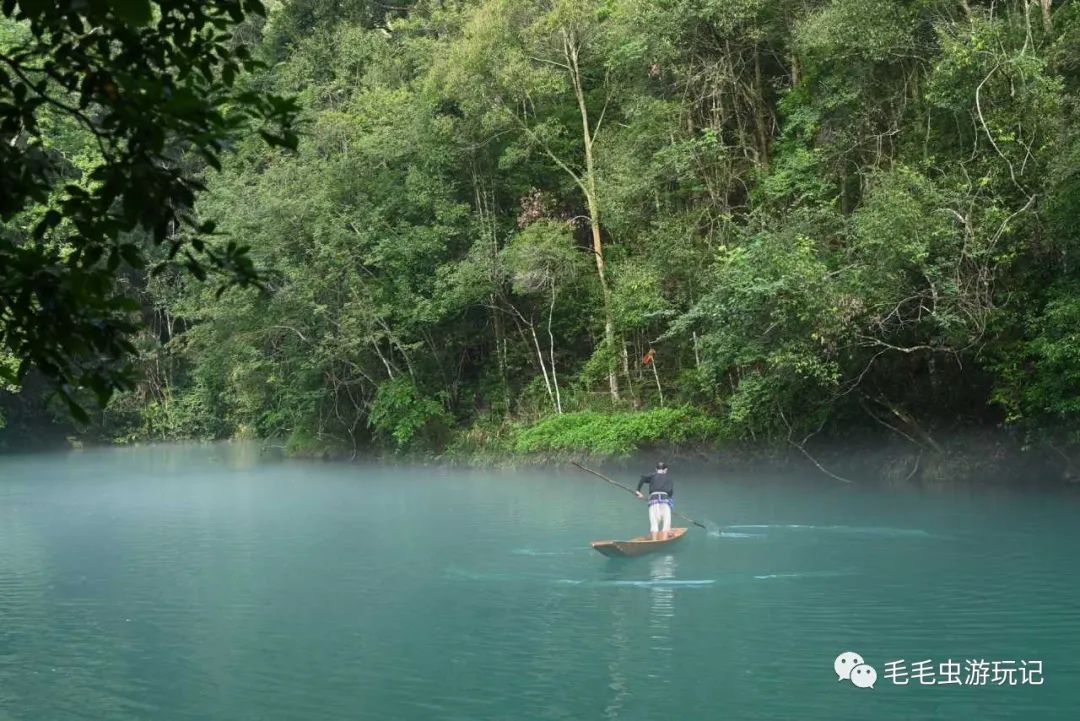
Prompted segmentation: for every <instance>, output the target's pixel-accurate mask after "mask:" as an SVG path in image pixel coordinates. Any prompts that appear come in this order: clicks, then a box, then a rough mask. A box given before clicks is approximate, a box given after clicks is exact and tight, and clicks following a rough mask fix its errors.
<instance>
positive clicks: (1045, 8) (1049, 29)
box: [1039, 0, 1054, 35]
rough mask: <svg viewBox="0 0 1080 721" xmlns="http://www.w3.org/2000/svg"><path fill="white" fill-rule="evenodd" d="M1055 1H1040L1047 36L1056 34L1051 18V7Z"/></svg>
mask: <svg viewBox="0 0 1080 721" xmlns="http://www.w3.org/2000/svg"><path fill="white" fill-rule="evenodd" d="M1053 2H1054V0H1039V5H1040V6H1041V7H1042V17H1043V29H1044V30H1046V34H1047V35H1050V34H1051V33H1053V32H1054V21H1053V19H1052V18H1051V17H1050V5H1051V4H1052V3H1053Z"/></svg>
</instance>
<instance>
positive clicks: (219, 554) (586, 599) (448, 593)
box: [0, 445, 1080, 721]
mask: <svg viewBox="0 0 1080 721" xmlns="http://www.w3.org/2000/svg"><path fill="white" fill-rule="evenodd" d="M608 470H609V471H610V472H611V474H612V475H613V476H614V477H616V478H617V479H619V480H621V481H623V482H629V483H633V482H634V481H636V475H637V474H638V473H641V472H645V471H646V470H647V467H645V466H643V467H641V468H636V467H635V468H630V467H627V466H623V467H619V468H611V469H608ZM672 473H673V474H674V476H675V479H676V484H677V485H676V499H677V503H676V510H678V511H680V512H682V513H685V514H687V515H689V516H691V517H693V518H696V519H699V520H703V521H706V522H707V523H708V524H710V525H711V524H716V525H717V526H719V531H718V533H717V534H716V535H710V534H708V533H706V532H705V531H702V530H701V529H697V528H692V529H691V531H690V532H689V534H688V536H687V538H686V539H684V541H682V545H681V546H679V547H678V548H677V549H676V550H674V551H673V552H671V553H661V554H656V555H652V556H646V557H642V558H639V559H629V560H617V559H608V558H605V557H603V556H601V555H599V554H598V553H596V552H594V551H593V550H591V549H590V548H589V542H590V541H592V540H597V539H604V538H627V537H630V536H634V535H639V534H641V533H644V532H646V531H647V530H648V527H647V518H646V511H645V506H644V504H642V503H640V502H639V501H636V500H635V499H633V498H631V497H630V496H629V495H628V494H626V493H625V492H623V491H620V490H619V489H616V488H613V487H611V486H610V485H608V484H605V483H603V482H602V481H599V480H598V479H595V478H592V477H590V476H588V475H586V474H583V473H581V472H579V471H576V470H575V469H572V468H566V469H529V470H519V471H508V470H490V471H489V470H456V469H455V470H451V469H437V468H410V467H391V466H375V465H364V464H360V465H348V464H329V463H308V462H298V461H286V460H280V459H273V458H267V457H265V456H263V455H261V454H260V453H259V452H258V451H257V449H255V448H254V447H251V446H243V445H235V446H234V445H216V446H191V447H179V446H176V447H170V446H162V447H148V448H140V449H119V450H111V449H110V450H93V451H87V452H82V453H66V454H41V455H23V456H5V457H0V719H5V720H6V719H19V720H22V719H26V720H33V721H38V720H40V719H58V720H64V719H161V720H166V721H170V720H173V719H176V720H179V719H252V720H254V719H282V720H285V719H299V718H303V719H380V720H382V719H387V718H390V719H417V720H419V719H463V720H464V719H469V720H478V719H500V720H501V719H507V720H510V719H514V720H519V719H629V720H637V719H642V720H644V719H657V718H681V719H702V720H710V721H711V720H712V719H717V718H732V719H776V718H798V719H830V720H831V719H836V718H866V719H969V718H970V719H1013V718H1015V719H1071V718H1074V717H1075V716H1074V710H1075V708H1076V706H1077V704H1080V600H1078V599H1080V581H1078V580H1077V576H1076V575H1075V574H1074V570H1075V567H1076V561H1075V558H1076V553H1077V551H1080V529H1078V528H1077V524H1076V522H1075V519H1076V517H1077V510H1078V509H1077V504H1078V501H1077V497H1076V495H1075V494H1068V493H1035V492H1026V493H1021V492H1010V491H1007V490H1001V489H998V490H993V491H989V490H987V491H983V492H979V491H971V490H968V491H964V492H955V493H948V492H937V493H919V492H913V491H892V490H884V489H880V488H869V487H863V486H855V487H850V486H843V485H842V484H835V483H831V482H829V481H828V480H827V479H824V480H823V479H821V478H820V477H799V478H784V477H781V476H777V475H776V474H775V473H774V474H768V475H765V474H760V475H759V474H749V473H739V474H731V473H720V472H717V471H715V470H704V469H698V470H691V469H688V468H680V467H678V466H677V465H675V466H673V468H672ZM680 525H681V524H680ZM843 651H855V652H857V653H859V654H860V655H861V656H862V657H864V658H865V659H866V661H867V663H870V664H872V665H873V666H875V668H876V669H877V673H878V679H879V680H878V682H877V684H876V685H875V688H874V689H858V688H855V687H854V686H852V685H851V684H850V683H847V682H838V681H837V677H836V674H835V673H834V671H833V659H834V658H835V657H836V656H837V654H839V653H841V652H843ZM950 658H951V659H953V660H960V661H961V663H962V662H963V660H964V659H986V660H1016V661H1019V660H1021V659H1027V660H1041V661H1042V662H1043V664H1044V678H1045V683H1044V684H1043V685H1042V686H1021V685H1017V686H997V685H993V684H987V685H984V686H965V685H960V686H928V685H920V684H919V683H918V682H914V683H910V684H909V685H907V686H899V685H894V684H893V683H891V682H889V681H886V680H885V678H884V676H883V671H884V664H885V663H886V662H887V661H892V660H898V659H905V660H906V661H907V662H908V663H910V662H913V661H919V660H923V659H932V660H933V661H934V662H935V664H936V663H939V662H944V661H946V660H947V659H950Z"/></svg>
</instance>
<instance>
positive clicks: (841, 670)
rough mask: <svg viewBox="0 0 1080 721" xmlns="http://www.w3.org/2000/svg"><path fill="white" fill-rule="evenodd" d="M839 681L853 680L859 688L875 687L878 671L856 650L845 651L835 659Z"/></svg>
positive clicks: (834, 663)
mask: <svg viewBox="0 0 1080 721" xmlns="http://www.w3.org/2000/svg"><path fill="white" fill-rule="evenodd" d="M833 671H836V680H837V681H851V683H852V684H854V685H855V686H858V687H859V688H873V687H874V684H875V683H877V671H876V670H875V669H874V667H873V666H871V665H870V664H868V663H866V661H865V660H864V659H863V657H862V656H860V655H859V654H857V653H855V652H854V651H844V652H843V653H842V654H840V655H839V656H837V657H836V660H835V661H833Z"/></svg>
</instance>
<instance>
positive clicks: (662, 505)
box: [634, 461, 675, 539]
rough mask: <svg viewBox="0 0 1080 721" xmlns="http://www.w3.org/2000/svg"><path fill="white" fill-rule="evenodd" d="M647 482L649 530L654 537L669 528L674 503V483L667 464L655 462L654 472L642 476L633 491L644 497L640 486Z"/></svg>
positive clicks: (666, 531) (657, 536)
mask: <svg viewBox="0 0 1080 721" xmlns="http://www.w3.org/2000/svg"><path fill="white" fill-rule="evenodd" d="M646 483H647V484H649V532H650V533H651V534H652V537H653V538H654V539H656V538H660V537H661V536H660V534H661V533H662V534H663V535H664V536H666V535H667V534H668V531H670V530H671V507H672V506H673V505H674V504H675V484H674V483H673V482H672V480H671V478H670V477H669V476H668V467H667V464H666V463H664V462H663V461H661V462H660V463H657V464H656V472H655V473H653V474H652V475H651V476H642V477H641V480H640V481H638V484H637V490H636V491H634V493H636V494H637V497H638V498H644V497H645V496H644V495H642V493H641V487H642V486H644V485H645V484H646Z"/></svg>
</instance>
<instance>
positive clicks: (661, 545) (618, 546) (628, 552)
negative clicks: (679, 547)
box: [592, 528, 687, 558]
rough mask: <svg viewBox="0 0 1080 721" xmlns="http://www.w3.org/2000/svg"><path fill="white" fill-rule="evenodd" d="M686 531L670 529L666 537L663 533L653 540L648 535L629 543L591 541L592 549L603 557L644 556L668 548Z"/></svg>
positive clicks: (632, 539)
mask: <svg viewBox="0 0 1080 721" xmlns="http://www.w3.org/2000/svg"><path fill="white" fill-rule="evenodd" d="M686 530H687V529H685V528H672V529H671V530H670V531H668V532H667V534H666V535H665V534H663V533H661V534H657V535H659V536H660V538H653V537H652V535H648V536H638V537H637V538H631V539H630V540H629V541H593V542H592V547H593V548H595V549H596V550H597V551H599V552H600V553H602V554H604V555H605V556H611V557H613V558H633V557H634V556H644V555H645V554H646V553H653V552H655V551H661V550H664V549H665V548H670V547H671V546H672V544H674V543H675V542H677V541H678V540H679V539H680V538H682V537H683V536H684V535H685V534H686Z"/></svg>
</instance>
